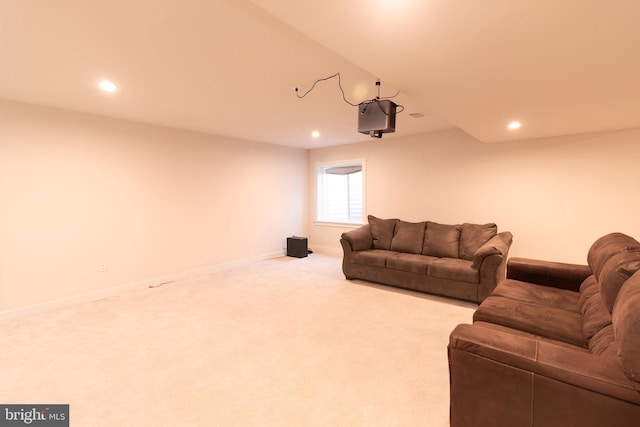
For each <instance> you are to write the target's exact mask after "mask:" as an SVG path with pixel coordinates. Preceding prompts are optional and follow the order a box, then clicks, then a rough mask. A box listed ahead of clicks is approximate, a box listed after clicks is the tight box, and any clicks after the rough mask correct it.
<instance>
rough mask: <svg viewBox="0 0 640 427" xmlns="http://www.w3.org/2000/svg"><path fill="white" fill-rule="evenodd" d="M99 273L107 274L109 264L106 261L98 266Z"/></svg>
mask: <svg viewBox="0 0 640 427" xmlns="http://www.w3.org/2000/svg"><path fill="white" fill-rule="evenodd" d="M98 271H99V272H100V273H106V272H107V262H106V261H102V262H101V263H100V264H98Z"/></svg>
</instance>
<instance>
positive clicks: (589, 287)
mask: <svg viewBox="0 0 640 427" xmlns="http://www.w3.org/2000/svg"><path fill="white" fill-rule="evenodd" d="M580 311H581V313H582V332H583V333H584V338H585V339H586V340H587V341H589V340H590V339H591V337H593V336H594V335H595V334H597V333H598V332H600V330H602V329H603V328H604V327H606V326H608V325H610V324H611V313H609V311H608V310H607V309H606V308H605V306H604V303H603V302H602V295H600V291H599V289H598V282H597V281H596V278H595V276H594V275H591V276H589V277H587V278H586V279H585V280H584V282H582V285H580Z"/></svg>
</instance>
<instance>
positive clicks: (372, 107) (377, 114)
mask: <svg viewBox="0 0 640 427" xmlns="http://www.w3.org/2000/svg"><path fill="white" fill-rule="evenodd" d="M396 107H397V105H396V104H395V103H394V102H392V101H389V100H388V99H372V100H370V101H364V102H361V103H360V104H359V105H358V132H360V133H364V134H368V135H370V136H371V137H372V138H382V134H383V133H391V132H395V131H396Z"/></svg>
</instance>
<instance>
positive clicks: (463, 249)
mask: <svg viewBox="0 0 640 427" xmlns="http://www.w3.org/2000/svg"><path fill="white" fill-rule="evenodd" d="M496 234H498V226H497V225H495V224H493V223H490V224H468V223H464V224H462V227H461V229H460V246H459V257H460V258H462V259H466V260H468V261H472V260H473V254H475V253H476V251H477V250H478V249H479V248H480V246H482V245H484V244H485V243H487V242H488V241H489V239H491V238H492V237H493V236H495V235H496Z"/></svg>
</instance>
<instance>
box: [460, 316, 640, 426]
mask: <svg viewBox="0 0 640 427" xmlns="http://www.w3.org/2000/svg"><path fill="white" fill-rule="evenodd" d="M514 332H515V331H514ZM448 351H449V369H450V381H451V426H452V427H455V426H464V425H471V424H468V423H467V421H471V420H470V419H467V417H469V416H471V417H475V418H474V420H473V421H475V422H476V424H475V425H489V424H491V425H499V426H502V425H505V426H507V425H537V424H531V423H530V422H528V421H529V420H528V417H529V416H533V414H534V413H535V414H536V415H537V416H538V417H539V419H538V422H539V423H540V425H543V424H544V422H543V421H542V420H541V419H545V418H547V417H546V416H545V414H546V415H549V414H552V415H553V416H556V417H558V418H557V419H556V420H555V421H556V422H555V423H552V424H547V425H589V426H592V425H604V424H601V422H602V420H599V419H590V418H589V417H592V416H593V414H591V413H589V412H588V411H587V412H584V411H582V412H584V413H577V412H580V410H579V409H577V408H581V407H585V408H586V407H594V408H599V411H600V412H601V416H604V415H607V416H610V414H611V413H612V412H613V413H614V414H616V415H615V416H614V417H613V418H609V421H613V419H619V417H635V416H637V415H638V414H640V406H638V405H640V384H638V383H636V382H634V381H632V380H630V379H629V378H627V377H626V375H624V373H623V371H622V369H621V368H620V365H619V363H618V361H617V359H616V358H607V357H600V356H596V355H593V354H591V353H590V352H589V351H588V350H587V349H584V348H581V347H573V346H570V345H566V344H560V343H555V342H553V341H549V340H543V339H539V338H537V337H534V336H525V335H520V334H518V333H510V332H509V331H503V330H495V329H492V328H487V327H483V326H479V325H476V324H474V325H458V326H457V327H456V328H455V329H454V330H453V332H452V333H451V336H450V341H449V347H448ZM622 402H624V403H622ZM558 406H560V407H561V408H564V411H566V414H562V415H566V416H568V417H573V418H571V419H568V420H567V419H562V415H561V414H560V413H559V412H558V411H557V409H558ZM491 408H493V409H491ZM496 409H499V410H500V411H502V412H503V413H502V414H501V415H502V416H503V417H504V418H503V420H502V421H503V422H502V423H500V422H498V423H497V424H496V421H497V420H496V418H495V417H496V412H495V410H496ZM582 418H585V419H584V420H583V421H585V422H584V424H583V423H580V422H579V421H580V420H581V419H582ZM596 418H598V417H596ZM574 421H575V423H574ZM609 425H618V424H617V423H615V422H614V423H612V424H609ZM624 425H626V424H624Z"/></svg>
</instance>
